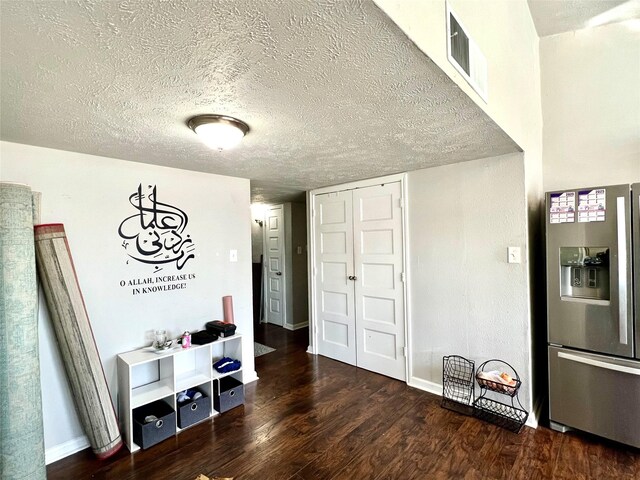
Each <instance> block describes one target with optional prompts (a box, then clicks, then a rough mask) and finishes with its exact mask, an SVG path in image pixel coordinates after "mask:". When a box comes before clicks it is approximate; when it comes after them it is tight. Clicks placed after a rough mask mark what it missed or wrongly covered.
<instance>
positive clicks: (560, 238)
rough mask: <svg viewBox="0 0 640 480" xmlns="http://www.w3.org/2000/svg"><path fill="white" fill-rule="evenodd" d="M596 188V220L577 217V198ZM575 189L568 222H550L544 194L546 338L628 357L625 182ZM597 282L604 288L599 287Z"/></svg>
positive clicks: (628, 222) (628, 256)
mask: <svg viewBox="0 0 640 480" xmlns="http://www.w3.org/2000/svg"><path fill="white" fill-rule="evenodd" d="M600 189H602V190H605V192H603V195H602V206H603V207H604V208H603V209H602V211H599V212H597V213H596V212H593V213H594V215H597V217H594V218H597V221H588V222H585V221H581V219H580V215H582V213H581V210H580V209H581V205H580V203H581V200H580V199H581V197H583V196H585V197H586V192H591V191H596V190H600ZM574 192H575V197H576V199H577V200H578V215H579V217H578V219H576V221H575V222H571V223H551V213H550V209H549V206H550V201H551V200H550V196H551V195H552V194H547V208H546V212H547V285H548V289H549V290H548V306H547V308H548V332H549V333H548V334H549V342H551V343H555V344H559V345H564V346H567V347H575V348H580V349H584V350H591V351H597V352H603V353H609V354H613V355H620V356H627V357H631V356H633V354H634V352H633V323H632V310H631V305H632V297H631V291H630V289H628V288H627V287H626V286H627V285H630V280H631V220H630V218H631V217H630V215H629V212H630V207H631V205H630V195H629V185H615V186H608V187H593V188H588V189H580V190H575V191H574ZM598 201H600V197H599V196H598ZM565 252H567V253H565ZM597 252H602V253H604V255H602V253H597ZM598 255H602V256H601V257H600V258H599V257H598ZM587 262H589V263H587ZM594 262H600V263H594ZM599 269H600V270H602V271H603V272H604V275H602V277H601V278H600V277H598V276H597V272H598V270H599ZM600 283H606V285H607V286H608V287H609V288H607V289H599V287H600ZM590 292H591V293H592V294H593V295H594V296H597V295H600V294H601V293H602V292H604V294H603V295H602V298H595V297H594V298H589V294H590Z"/></svg>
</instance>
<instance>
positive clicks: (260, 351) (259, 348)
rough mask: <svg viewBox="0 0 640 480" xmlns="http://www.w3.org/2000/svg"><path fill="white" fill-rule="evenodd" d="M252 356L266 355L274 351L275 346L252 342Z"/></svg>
mask: <svg viewBox="0 0 640 480" xmlns="http://www.w3.org/2000/svg"><path fill="white" fill-rule="evenodd" d="M253 347H254V348H253V356H254V357H259V356H261V355H266V354H267V353H271V352H275V351H276V349H275V348H271V347H267V346H266V345H262V344H261V343H258V342H253Z"/></svg>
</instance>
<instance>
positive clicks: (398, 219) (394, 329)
mask: <svg viewBox="0 0 640 480" xmlns="http://www.w3.org/2000/svg"><path fill="white" fill-rule="evenodd" d="M401 192H402V190H401V185H400V182H395V183H388V184H384V185H376V186H372V187H366V188H359V189H357V190H354V191H353V237H354V255H353V261H354V267H355V277H356V278H355V281H354V282H353V283H354V284H355V299H356V305H355V311H356V322H355V324H356V345H357V365H358V367H361V368H365V369H367V370H371V371H374V372H377V373H381V374H383V375H387V376H389V377H393V378H397V379H398V380H403V381H404V380H405V379H406V370H405V364H406V362H405V353H404V347H405V333H404V278H403V239H402V207H401V205H400V202H401V196H402V195H401Z"/></svg>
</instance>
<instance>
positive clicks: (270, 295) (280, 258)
mask: <svg viewBox="0 0 640 480" xmlns="http://www.w3.org/2000/svg"><path fill="white" fill-rule="evenodd" d="M282 221H283V208H282V205H276V206H272V207H270V208H269V209H268V210H267V212H266V218H265V227H266V228H265V233H264V235H265V242H264V244H265V246H266V257H267V259H266V262H265V268H266V270H267V272H266V275H265V280H266V285H267V288H266V291H267V294H266V304H267V308H266V320H267V322H268V323H273V324H275V325H280V326H282V325H283V324H284V311H283V310H284V309H283V302H284V281H285V277H284V231H283V228H282V227H283V223H282Z"/></svg>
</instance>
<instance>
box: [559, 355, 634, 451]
mask: <svg viewBox="0 0 640 480" xmlns="http://www.w3.org/2000/svg"><path fill="white" fill-rule="evenodd" d="M549 372H550V377H549V417H550V419H551V420H552V421H554V422H557V423H560V424H563V425H567V426H569V427H574V428H578V429H580V430H584V431H586V432H591V433H595V434H596V435H601V436H603V437H606V438H610V439H612V440H616V441H618V442H622V443H626V444H628V445H633V446H635V447H640V415H637V414H636V413H637V410H638V398H640V362H637V361H635V360H626V359H620V358H615V357H610V356H606V355H595V354H589V353H584V352H579V351H576V350H568V349H563V348H555V347H549Z"/></svg>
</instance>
